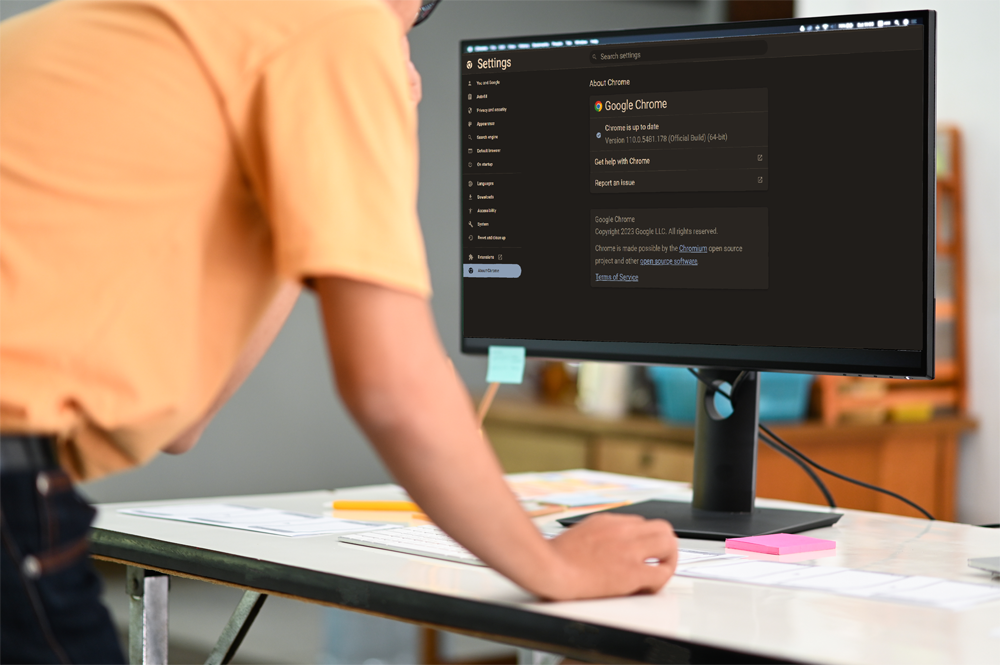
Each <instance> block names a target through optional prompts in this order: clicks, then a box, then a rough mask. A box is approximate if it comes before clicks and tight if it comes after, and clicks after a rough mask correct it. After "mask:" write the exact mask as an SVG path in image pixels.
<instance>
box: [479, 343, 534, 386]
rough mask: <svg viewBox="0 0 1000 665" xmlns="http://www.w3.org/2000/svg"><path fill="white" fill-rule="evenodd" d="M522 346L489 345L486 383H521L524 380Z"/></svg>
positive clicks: (523, 353)
mask: <svg viewBox="0 0 1000 665" xmlns="http://www.w3.org/2000/svg"><path fill="white" fill-rule="evenodd" d="M524 357H525V351H524V347H523V346H491V347H490V352H489V361H488V363H487V366H486V383H521V382H522V381H524Z"/></svg>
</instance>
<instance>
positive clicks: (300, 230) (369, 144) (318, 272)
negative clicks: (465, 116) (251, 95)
mask: <svg viewBox="0 0 1000 665" xmlns="http://www.w3.org/2000/svg"><path fill="white" fill-rule="evenodd" d="M400 40H401V33H400V30H399V25H398V22H397V20H396V18H395V16H394V15H392V14H391V13H390V12H389V11H388V10H387V9H386V8H384V7H382V6H381V3H376V4H374V5H372V6H370V7H359V8H357V9H356V10H354V11H351V12H349V13H345V14H340V15H339V16H338V18H337V19H336V20H331V21H328V22H327V23H325V24H324V25H320V26H316V27H315V28H313V29H310V30H309V31H308V32H307V33H306V34H304V35H300V36H299V37H297V38H295V39H294V40H293V41H292V42H291V43H290V44H288V45H287V46H286V48H284V49H283V50H282V51H281V52H280V53H279V54H277V55H276V56H275V57H273V58H272V59H271V60H270V61H269V62H268V63H267V65H266V66H265V67H264V68H263V70H262V72H261V78H260V80H259V87H258V89H257V100H256V101H257V104H256V106H257V113H258V115H257V125H258V131H259V133H260V134H259V136H258V141H259V143H258V145H260V147H261V153H260V157H261V159H262V161H263V163H262V164H260V165H258V166H260V167H261V169H260V171H259V173H260V178H259V180H260V181H261V182H260V183H259V186H262V187H263V189H264V191H263V192H261V198H262V199H263V204H264V207H265V209H266V210H267V213H268V216H269V218H270V223H271V226H272V231H273V234H274V246H275V260H276V266H277V270H278V272H279V273H280V274H281V275H283V276H285V277H289V278H292V279H297V280H303V279H307V278H310V277H320V276H344V277H350V278H352V279H357V280H361V281H366V282H373V283H377V284H380V285H384V286H387V287H390V288H394V289H400V290H404V291H408V292H412V293H416V294H418V295H422V296H425V297H426V296H428V295H429V294H430V276H429V274H428V269H427V259H426V254H425V251H424V243H423V236H422V234H421V231H420V224H419V220H418V218H417V170H418V155H417V122H416V109H415V108H414V105H413V102H412V101H411V99H410V91H409V79H408V76H407V71H406V60H405V57H404V55H403V49H402V45H401V43H400Z"/></svg>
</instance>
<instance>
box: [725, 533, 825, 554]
mask: <svg viewBox="0 0 1000 665" xmlns="http://www.w3.org/2000/svg"><path fill="white" fill-rule="evenodd" d="M726 547H727V548H728V549H733V550H746V551H748V552H761V553H763V554H798V553H799V552H818V551H820V550H833V549H837V543H836V542H834V541H832V540H823V539H822V538H810V537H809V536H796V535H794V534H791V533H775V534H771V535H770V536H752V537H750V538H726Z"/></svg>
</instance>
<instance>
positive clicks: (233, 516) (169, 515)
mask: <svg viewBox="0 0 1000 665" xmlns="http://www.w3.org/2000/svg"><path fill="white" fill-rule="evenodd" d="M118 512H120V513H124V514H126V515H136V516H139V517H154V518H157V519H164V520H174V521H177V522H192V523H195V524H205V525H209V526H220V527H225V528H228V529H242V530H244V531H255V532H257V533H269V534H272V535H277V536H287V537H293V538H294V537H301V536H322V535H326V534H333V533H353V532H357V531H370V530H373V529H384V528H386V527H387V525H386V524H383V523H380V522H360V521H357V520H343V519H337V518H334V517H323V516H320V515H309V514H306V513H295V512H291V511H287V510H275V509H273V508H254V507H251V506H236V505H232V504H226V503H201V504H185V505H180V506H177V505H163V506H146V507H143V508H122V509H121V510H119V511H118Z"/></svg>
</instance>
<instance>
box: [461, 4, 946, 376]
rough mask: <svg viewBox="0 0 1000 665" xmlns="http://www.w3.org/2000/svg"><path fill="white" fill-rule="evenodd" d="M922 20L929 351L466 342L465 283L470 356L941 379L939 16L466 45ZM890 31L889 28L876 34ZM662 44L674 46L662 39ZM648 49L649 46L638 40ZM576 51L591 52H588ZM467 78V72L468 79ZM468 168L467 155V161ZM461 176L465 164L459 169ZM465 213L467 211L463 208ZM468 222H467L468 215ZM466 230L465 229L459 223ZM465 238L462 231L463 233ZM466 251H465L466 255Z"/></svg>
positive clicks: (876, 16)
mask: <svg viewBox="0 0 1000 665" xmlns="http://www.w3.org/2000/svg"><path fill="white" fill-rule="evenodd" d="M915 16H916V17H918V18H920V19H921V21H922V24H923V26H924V30H923V40H924V44H923V52H924V71H925V77H924V98H925V100H926V103H925V105H924V129H925V132H926V137H925V146H924V147H925V149H924V169H923V172H924V174H925V177H924V189H925V196H924V223H925V240H924V254H925V271H924V274H925V276H924V348H923V350H921V351H897V350H891V349H846V348H817V347H778V346H773V347H772V346H742V345H717V344H668V343H645V342H594V341H577V340H544V339H517V338H482V337H472V338H470V337H466V336H465V312H464V307H465V280H464V279H462V280H461V286H460V296H459V297H460V304H459V306H460V312H461V316H460V321H459V324H460V326H461V331H460V334H461V337H460V339H461V350H462V352H463V353H466V354H472V355H483V354H486V353H488V350H489V347H490V346H523V347H524V348H525V351H526V355H527V356H528V357H531V358H539V359H553V360H568V361H584V360H597V361H612V362H623V363H630V364H638V365H674V366H681V367H698V368H724V369H738V370H756V371H769V372H796V373H806V374H833V375H843V376H865V377H879V378H901V379H933V378H934V355H935V352H934V326H935V319H936V316H935V306H936V303H935V298H934V281H935V279H934V275H935V269H936V267H935V257H936V240H937V235H936V216H937V204H936V194H937V191H936V190H937V187H936V171H935V168H936V163H935V140H936V131H937V129H936V123H935V119H936V64H937V58H936V52H937V50H936V32H937V22H936V18H937V16H936V12H934V11H933V10H915V11H909V12H880V13H866V14H849V15H839V16H821V17H808V18H805V19H803V18H799V19H777V20H769V21H746V22H739V23H716V24H701V25H684V26H668V27H657V28H639V29H630V30H603V31H593V32H575V33H562V34H546V35H522V36H517V37H507V38H488V39H474V40H463V41H461V42H460V49H461V54H462V55H465V54H466V49H467V48H468V47H470V46H472V45H489V44H501V43H508V42H513V41H518V42H524V41H527V42H532V41H551V40H554V39H555V40H558V39H562V40H566V39H568V38H583V37H587V38H597V39H600V38H602V37H603V38H609V37H631V36H635V37H640V36H645V35H654V34H655V35H660V36H662V35H671V34H676V35H678V36H684V35H691V36H690V38H692V39H694V38H698V35H699V34H702V33H705V32H707V31H711V30H723V31H738V32H739V33H740V34H733V35H732V36H733V37H744V36H753V35H755V34H767V33H768V29H772V28H782V27H794V26H798V25H801V24H803V23H806V22H808V23H810V24H815V23H842V22H847V21H855V22H856V21H867V20H873V21H878V20H896V19H900V20H901V19H903V18H913V17H915ZM876 29H885V28H876ZM657 41H669V40H664V39H659V40H657ZM633 43H642V42H633ZM574 48H587V47H584V46H579V47H574ZM460 78H461V74H460ZM459 160H460V161H459V164H460V165H461V160H462V155H459ZM459 171H460V172H461V166H460V167H459ZM460 209H461V205H460ZM460 219H461V217H460ZM459 228H460V229H461V225H459ZM460 233H461V231H460ZM459 252H460V253H461V249H459Z"/></svg>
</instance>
